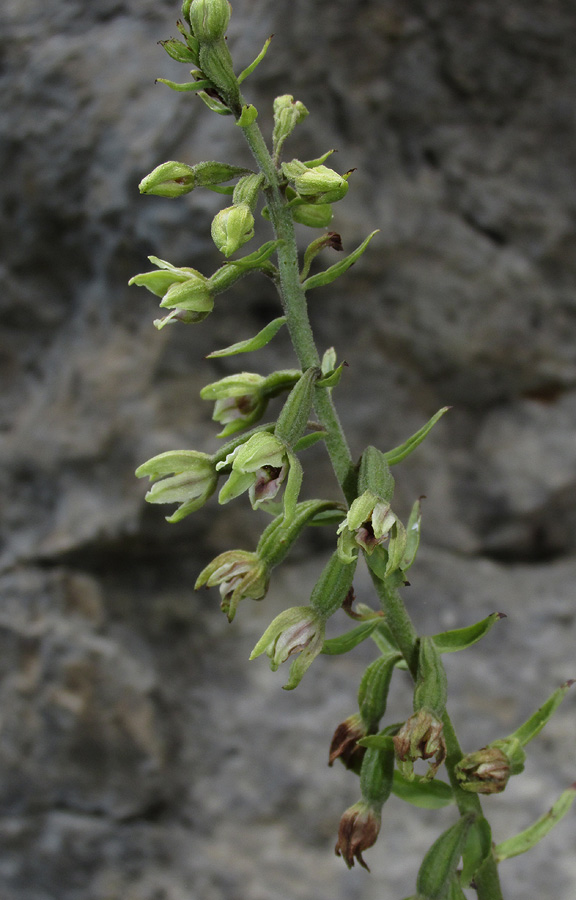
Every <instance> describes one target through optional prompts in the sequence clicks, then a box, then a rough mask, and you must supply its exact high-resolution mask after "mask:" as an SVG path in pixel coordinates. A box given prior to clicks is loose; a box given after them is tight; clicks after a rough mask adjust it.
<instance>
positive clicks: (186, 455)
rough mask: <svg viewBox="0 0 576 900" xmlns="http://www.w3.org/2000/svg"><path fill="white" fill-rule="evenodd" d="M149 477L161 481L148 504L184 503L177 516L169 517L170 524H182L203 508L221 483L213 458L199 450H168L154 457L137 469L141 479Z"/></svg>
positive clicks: (149, 498) (153, 488) (150, 495)
mask: <svg viewBox="0 0 576 900" xmlns="http://www.w3.org/2000/svg"><path fill="white" fill-rule="evenodd" d="M146 476H148V478H149V479H150V481H153V482H157V483H156V484H154V485H153V486H152V487H151V488H150V490H149V491H148V493H147V494H146V497H145V499H146V500H147V501H148V503H179V504H180V506H179V507H178V509H177V510H176V512H175V513H173V514H172V515H171V516H167V521H168V522H179V521H180V519H183V518H184V517H185V516H187V515H189V513H191V512H194V511H195V510H197V509H200V507H201V506H203V505H204V504H205V503H206V501H207V500H208V498H209V497H210V496H211V495H212V494H213V493H214V491H215V490H216V485H217V484H218V473H217V471H216V467H215V465H214V461H213V459H212V457H211V456H209V455H208V454H207V453H200V452H199V451H197V450H168V451H167V452H166V453H160V454H159V455H158V456H154V457H152V459H149V460H148V461H147V462H145V463H143V464H142V465H141V466H139V467H138V468H137V469H136V477H137V478H144V477H146ZM165 476H168V477H165ZM159 479H161V480H159Z"/></svg>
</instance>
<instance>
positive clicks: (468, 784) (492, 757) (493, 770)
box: [455, 747, 511, 794]
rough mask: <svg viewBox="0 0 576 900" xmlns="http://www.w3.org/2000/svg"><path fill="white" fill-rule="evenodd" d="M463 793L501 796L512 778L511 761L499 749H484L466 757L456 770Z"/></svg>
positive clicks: (457, 765)
mask: <svg viewBox="0 0 576 900" xmlns="http://www.w3.org/2000/svg"><path fill="white" fill-rule="evenodd" d="M455 772H456V778H457V779H458V781H459V783H460V787H461V788H462V790H463V791H469V792H470V793H472V794H500V793H501V792H502V791H503V790H504V788H505V787H506V785H507V784H508V779H509V778H510V775H511V772H510V760H509V759H508V757H507V756H506V754H505V753H504V752H503V751H502V750H501V749H500V748H499V747H483V748H482V749H481V750H477V751H476V752H475V753H468V754H467V755H466V756H464V757H463V758H462V759H461V760H460V762H459V763H457V764H456V768H455Z"/></svg>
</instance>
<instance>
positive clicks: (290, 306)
mask: <svg viewBox="0 0 576 900" xmlns="http://www.w3.org/2000/svg"><path fill="white" fill-rule="evenodd" d="M242 131H243V132H244V135H245V137H246V140H247V142H248V144H249V146H250V149H251V150H252V153H253V155H254V157H255V159H256V161H257V163H258V165H259V167H260V171H261V172H262V174H263V175H264V176H265V178H266V182H267V186H266V188H265V191H264V193H265V195H266V200H267V203H268V209H269V212H270V220H271V222H272V226H273V228H274V233H275V235H276V237H277V238H279V239H280V240H281V241H282V243H281V244H280V246H279V247H278V268H279V273H280V297H281V302H282V306H283V310H284V314H285V316H286V319H287V325H288V329H289V331H290V336H291V339H292V343H293V346H294V350H295V352H296V355H297V356H298V360H299V362H300V365H301V367H302V369H303V370H304V369H307V368H308V367H309V366H316V365H318V364H319V362H320V357H319V354H318V350H317V348H316V343H315V341H314V335H313V333H312V328H311V326H310V320H309V318H308V308H307V303H306V294H305V292H304V290H303V289H302V285H301V282H300V272H299V262H298V250H297V245H296V237H295V233H294V223H293V220H292V216H291V214H290V210H289V209H288V208H287V206H286V202H285V200H284V197H283V194H282V190H281V187H280V180H279V174H278V170H277V168H276V167H275V165H274V161H273V159H272V157H271V155H270V153H269V151H268V148H267V146H266V143H265V141H264V138H263V137H262V133H261V131H260V129H259V127H258V125H257V124H256V123H253V124H251V125H247V126H244V127H242ZM314 406H315V409H316V412H317V414H318V418H319V420H320V422H321V424H322V425H323V426H324V428H325V429H326V446H327V449H328V453H329V455H330V459H331V461H332V465H333V467H334V471H335V474H336V477H337V479H338V482H339V484H340V487H341V488H342V491H343V493H344V496H345V497H346V500H347V501H348V503H351V502H352V500H354V498H355V496H356V473H355V467H354V464H353V461H352V456H351V453H350V449H349V447H348V443H347V441H346V437H345V435H344V432H343V430H342V425H341V423H340V420H339V418H338V414H337V412H336V409H335V407H334V404H333V402H332V397H331V395H330V392H329V391H328V390H327V389H325V388H318V389H317V390H316V396H315V401H314ZM372 580H373V582H374V586H375V588H376V591H377V593H378V596H379V598H380V601H381V603H382V607H383V609H384V611H385V613H386V621H387V622H388V625H389V626H390V629H391V631H392V633H393V635H394V638H395V640H396V642H397V644H398V646H399V648H400V651H401V652H402V655H403V656H404V659H405V660H406V663H407V664H408V668H409V670H410V672H411V674H412V676H413V678H416V674H417V671H416V670H417V663H418V644H417V641H418V635H417V632H416V630H415V628H414V625H413V624H412V621H411V619H410V616H409V615H408V612H407V611H406V607H405V605H404V603H403V601H402V598H401V597H400V594H399V593H398V591H397V590H396V588H391V587H390V586H389V585H388V584H387V583H386V582H384V581H382V580H380V579H379V578H378V577H377V576H376V575H374V574H372ZM444 735H445V740H446V746H447V758H446V767H447V769H448V775H449V778H450V782H451V784H452V787H453V789H454V794H455V797H456V803H457V806H458V810H459V812H460V814H461V815H465V814H466V813H469V812H475V813H477V814H480V815H481V814H482V807H481V805H480V801H479V799H478V797H477V795H475V794H470V793H467V792H466V791H463V790H462V789H461V788H460V786H459V784H458V782H457V780H456V775H455V766H456V763H457V762H458V761H459V760H460V759H462V756H463V754H462V750H461V748H460V744H459V743H458V739H457V737H456V733H455V731H454V728H453V726H452V723H451V721H450V718H449V716H448V714H447V713H446V714H445V716H444ZM476 890H477V893H478V900H502V892H501V889H500V882H499V878H498V870H497V866H496V862H495V860H494V859H493V857H490V858H489V859H488V860H487V861H486V863H485V864H484V866H483V867H482V869H481V870H480V872H479V873H478V876H477V879H476Z"/></svg>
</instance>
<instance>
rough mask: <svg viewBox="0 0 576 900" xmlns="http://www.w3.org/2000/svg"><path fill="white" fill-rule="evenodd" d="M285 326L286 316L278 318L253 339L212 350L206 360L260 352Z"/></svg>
mask: <svg viewBox="0 0 576 900" xmlns="http://www.w3.org/2000/svg"><path fill="white" fill-rule="evenodd" d="M285 324H286V316H280V317H279V318H278V319H273V320H272V321H271V322H269V323H268V325H266V326H265V327H264V328H263V329H262V331H259V332H258V334H256V335H254V337H252V338H248V339H247V340H245V341H237V343H235V344H230V346H229V347H224V348H223V349H222V350H213V351H212V353H209V354H208V355H207V357H206V359H217V358H219V357H221V356H236V354H238V353H251V352H252V351H253V350H261V349H262V347H265V346H266V344H269V343H270V341H271V340H272V338H273V337H274V336H275V335H276V334H277V333H278V332H279V331H280V329H281V328H282V326H283V325H285Z"/></svg>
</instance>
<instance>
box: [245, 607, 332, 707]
mask: <svg viewBox="0 0 576 900" xmlns="http://www.w3.org/2000/svg"><path fill="white" fill-rule="evenodd" d="M325 630H326V619H325V618H324V617H323V616H321V615H319V614H318V613H317V612H314V610H313V609H311V607H309V606H294V607H292V609H286V610H284V612H282V613H280V615H279V616H276V618H275V619H274V621H273V622H271V624H270V625H269V626H268V628H267V629H266V631H265V632H264V634H263V635H262V637H261V638H260V640H259V641H258V643H257V644H256V646H255V647H254V649H253V651H252V653H251V654H250V659H256V657H257V656H261V654H262V653H266V655H267V656H268V657H269V658H270V668H271V669H272V671H273V672H275V671H276V669H277V668H278V666H279V665H281V664H282V663H283V662H285V661H286V660H287V659H288V657H289V656H291V655H292V654H294V653H299V654H300V656H299V657H298V659H296V660H294V662H293V663H292V665H291V666H290V673H289V676H288V682H287V684H285V685H284V688H285V690H292V689H293V688H295V687H296V686H297V685H298V684H299V683H300V681H301V679H302V676H303V675H304V673H305V672H306V670H307V669H308V668H309V667H310V666H311V665H312V663H313V661H314V660H315V659H316V657H317V656H318V654H319V653H320V652H321V651H322V646H323V644H324V634H325Z"/></svg>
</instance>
